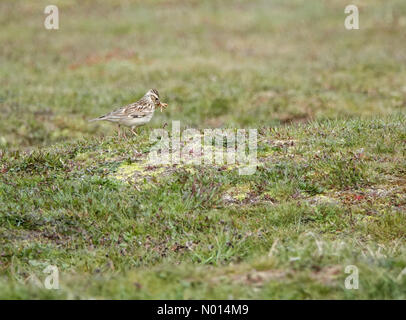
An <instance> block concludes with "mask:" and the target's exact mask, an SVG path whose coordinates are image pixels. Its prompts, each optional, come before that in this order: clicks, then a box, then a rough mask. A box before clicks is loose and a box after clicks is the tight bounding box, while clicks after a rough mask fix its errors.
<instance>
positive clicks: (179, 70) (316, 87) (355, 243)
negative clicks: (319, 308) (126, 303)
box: [0, 0, 406, 299]
mask: <svg viewBox="0 0 406 320" xmlns="http://www.w3.org/2000/svg"><path fill="white" fill-rule="evenodd" d="M55 4H56V5H58V6H59V10H60V15H61V16H60V30H58V31H47V30H45V29H44V28H43V18H44V14H43V9H44V7H45V6H46V5H47V3H45V2H41V1H38V2H36V3H29V2H26V1H3V2H2V3H1V4H0V8H1V9H0V21H1V23H2V26H3V27H2V31H1V33H0V39H1V43H2V44H3V45H2V46H1V48H0V50H1V56H2V57H3V59H1V60H0V64H1V67H0V75H1V76H0V104H1V109H2V113H1V117H2V119H1V121H0V144H1V153H0V172H1V176H0V297H1V298H7V299H10V298H18V299H21V298H71V299H89V298H96V299H103V298H123V299H128V298H135V299H159V298H164V299H197V298H202V299H205V298H214V299H219V298H222V299H229V298H236V299H240V298H247V299H252V298H258V299H270V298H272V299H274V298H282V299H317V298H320V299H325V298H332V299H368V298H369V299H405V298H406V290H405V288H406V286H405V284H406V277H404V276H402V271H403V273H404V270H405V267H406V245H405V233H404V230H406V222H405V221H406V220H405V219H404V217H405V212H406V211H405V209H406V180H405V167H406V166H405V164H406V161H405V158H406V114H405V112H404V110H405V106H406V90H405V87H404V83H405V80H406V79H405V75H406V73H405V67H404V65H405V64H404V62H405V57H404V55H403V54H402V52H403V51H404V49H405V45H404V43H406V42H405V41H404V38H405V34H404V27H405V26H406V21H405V20H404V18H403V16H402V15H403V13H406V5H405V4H404V2H403V1H386V2H385V3H382V2H379V1H370V2H368V4H362V3H361V2H357V3H355V4H357V5H359V7H360V14H361V16H360V25H361V29H360V30H357V31H347V30H345V29H344V27H343V23H344V17H345V15H344V13H343V12H344V7H345V5H347V4H346V3H345V2H343V1H330V2H329V3H326V2H319V1H306V2H305V1H299V0H297V1H296V0H295V1H290V2H289V3H285V2H284V1H273V2H271V3H269V2H268V1H260V0H258V1H237V2H236V1H223V2H221V3H218V2H215V1H188V2H183V1H178V2H177V1H146V2H144V1H143V2H142V3H141V2H138V1H134V2H128V3H122V2H121V3H120V2H119V1H114V0H109V1H104V2H103V4H98V5H97V6H95V2H93V1H84V2H83V1H82V2H79V1H77V2H75V1H72V2H69V3H66V2H65V1H56V2H55ZM151 22H152V23H151ZM150 87H156V88H158V89H159V91H160V92H161V95H162V96H163V101H165V102H168V103H169V107H168V109H167V110H166V111H165V112H164V113H162V114H161V113H159V114H156V116H155V118H154V119H153V121H152V123H151V124H150V125H148V126H147V127H144V128H143V129H142V130H141V131H140V134H139V136H138V137H134V138H130V139H129V140H128V141H126V140H123V139H119V138H118V137H117V135H116V134H115V133H114V129H115V128H114V127H113V126H111V125H109V124H103V123H98V124H89V123H87V119H89V118H92V117H95V116H98V115H100V114H102V113H104V112H107V111H109V110H110V109H112V108H113V107H114V106H119V105H122V104H125V103H128V102H131V101H134V100H135V99H138V98H139V97H140V96H141V95H142V94H143V93H144V91H146V90H147V89H149V88H150ZM172 120H180V121H181V125H182V128H186V127H194V128H198V129H204V128H217V127H221V128H235V127H237V128H258V165H257V169H256V172H255V173H254V174H253V175H248V176H241V175H239V174H238V168H233V167H219V166H209V165H178V166H176V167H172V166H156V167H150V166H146V165H145V159H146V157H147V156H148V154H149V152H150V150H151V147H152V146H151V144H150V142H149V135H150V133H151V132H152V130H153V129H154V128H161V127H162V126H163V124H164V123H165V122H167V123H168V124H169V126H168V127H169V128H170V127H171V121H172ZM136 150H137V151H140V152H141V154H140V153H139V152H135V151H136ZM49 264H52V265H56V266H57V267H58V269H59V272H60V286H61V289H60V290H46V289H44V288H41V286H39V285H38V283H37V282H36V281H34V280H33V279H35V277H36V278H38V279H39V281H40V282H41V283H42V282H43V280H44V278H45V277H46V275H45V274H44V273H43V270H44V269H45V267H46V266H47V265H49ZM348 265H355V266H357V267H358V269H359V289H358V290H348V289H346V288H345V286H344V282H345V279H346V277H347V276H348V275H349V274H346V273H345V268H346V266H348Z"/></svg>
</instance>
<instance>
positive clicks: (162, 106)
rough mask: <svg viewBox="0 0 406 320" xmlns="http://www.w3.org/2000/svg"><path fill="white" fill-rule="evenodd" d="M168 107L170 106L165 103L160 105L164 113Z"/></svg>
mask: <svg viewBox="0 0 406 320" xmlns="http://www.w3.org/2000/svg"><path fill="white" fill-rule="evenodd" d="M167 106H168V104H167V103H163V102H161V103H160V107H161V112H162V111H163V109H165V108H166V107H167Z"/></svg>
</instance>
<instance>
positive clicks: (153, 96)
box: [146, 89, 168, 112]
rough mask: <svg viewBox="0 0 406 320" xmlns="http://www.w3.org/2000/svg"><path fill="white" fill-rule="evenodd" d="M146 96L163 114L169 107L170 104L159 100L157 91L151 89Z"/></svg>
mask: <svg viewBox="0 0 406 320" xmlns="http://www.w3.org/2000/svg"><path fill="white" fill-rule="evenodd" d="M146 96H147V97H148V98H149V99H151V101H152V103H153V104H154V106H155V108H161V112H162V110H163V109H164V108H166V107H167V106H168V104H166V103H163V102H161V100H159V93H158V90H157V89H151V90H149V91H148V92H147V94H146Z"/></svg>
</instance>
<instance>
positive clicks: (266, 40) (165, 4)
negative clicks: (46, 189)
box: [0, 0, 406, 149]
mask: <svg viewBox="0 0 406 320" xmlns="http://www.w3.org/2000/svg"><path fill="white" fill-rule="evenodd" d="M347 2H348V1H338V0H335V1H334V0H333V1H308V0H307V1H304V0H291V1H282V0H277V1H266V0H255V1H228V0H225V1H202V0H199V1H194V0H189V1H175V0H156V1H116V0H108V1H63V0H61V1H53V2H52V4H55V5H57V6H58V8H59V14H60V21H59V23H60V28H59V30H46V29H45V28H44V19H45V17H46V15H45V14H44V8H45V7H46V6H47V5H49V4H50V3H49V1H22V0H12V1H5V0H3V1H1V2H0V23H1V30H0V44H1V46H0V59H1V60H0V108H1V113H0V117H1V119H0V146H1V147H2V148H4V147H6V148H11V149H15V148H24V149H26V148H29V147H33V146H40V145H49V144H51V143H54V142H57V141H71V140H75V139H77V138H79V137H83V136H84V137H86V136H95V135H109V134H111V133H112V132H113V130H115V127H114V126H112V125H110V124H108V123H98V124H89V123H87V119H89V118H92V117H96V116H99V115H101V114H103V113H105V112H108V111H110V110H111V109H113V108H116V107H119V106H121V105H123V104H126V103H130V102H133V101H135V100H137V99H139V98H140V97H141V96H142V95H143V94H144V93H145V92H146V91H147V90H148V89H149V88H152V87H155V88H157V89H158V90H159V91H160V93H161V95H162V97H163V100H164V101H166V102H168V103H169V106H170V107H169V108H168V109H167V111H166V112H165V113H162V114H160V113H159V114H157V116H156V117H155V119H154V121H153V123H152V124H151V126H153V127H154V126H161V125H162V124H163V123H164V122H169V121H170V120H181V121H182V124H183V125H185V126H193V127H198V128H207V127H230V126H233V127H235V126H237V127H260V126H276V125H279V124H283V123H291V122H306V121H309V120H310V119H321V118H336V117H355V116H357V117H358V116H372V115H374V116H380V115H387V114H393V113H398V112H401V111H402V110H404V109H405V107H406V72H405V68H406V67H405V66H406V64H405V62H406V55H405V49H406V36H405V35H406V32H405V30H406V2H405V1H403V0H393V1H368V2H365V1H352V2H351V3H352V4H355V5H358V7H359V10H360V30H352V31H349V30H346V29H345V28H344V19H345V17H346V15H345V14H344V8H345V6H346V5H348V3H347Z"/></svg>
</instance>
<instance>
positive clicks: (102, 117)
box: [88, 116, 104, 122]
mask: <svg viewBox="0 0 406 320" xmlns="http://www.w3.org/2000/svg"><path fill="white" fill-rule="evenodd" d="M100 120H104V116H101V117H98V118H94V119H90V120H89V121H88V122H93V121H100Z"/></svg>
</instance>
